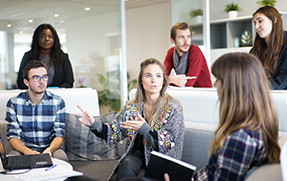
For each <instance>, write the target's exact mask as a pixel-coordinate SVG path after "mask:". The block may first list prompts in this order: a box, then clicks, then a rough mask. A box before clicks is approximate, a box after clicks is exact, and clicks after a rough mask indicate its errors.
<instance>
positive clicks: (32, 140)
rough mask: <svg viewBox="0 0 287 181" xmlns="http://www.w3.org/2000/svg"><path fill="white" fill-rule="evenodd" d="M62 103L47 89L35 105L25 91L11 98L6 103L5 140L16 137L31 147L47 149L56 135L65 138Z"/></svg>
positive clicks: (63, 106)
mask: <svg viewBox="0 0 287 181" xmlns="http://www.w3.org/2000/svg"><path fill="white" fill-rule="evenodd" d="M65 117H66V113H65V102H64V100H63V99H62V98H61V97H60V96H57V95H54V94H52V93H51V92H50V91H45V94H44V96H43V99H42V100H41V102H40V103H39V104H38V105H37V106H36V105H34V104H33V103H32V102H31V101H30V99H29V94H28V91H26V92H22V93H20V94H19V95H18V96H15V97H12V98H11V99H10V100H9V101H8V102H7V108H6V118H5V121H6V124H7V139H8V140H9V139H11V138H18V139H19V140H21V141H22V142H23V143H24V144H25V146H27V147H28V148H30V149H34V150H36V149H38V148H46V147H48V146H49V145H50V143H51V142H52V140H53V139H54V138H55V137H62V138H64V134H65Z"/></svg>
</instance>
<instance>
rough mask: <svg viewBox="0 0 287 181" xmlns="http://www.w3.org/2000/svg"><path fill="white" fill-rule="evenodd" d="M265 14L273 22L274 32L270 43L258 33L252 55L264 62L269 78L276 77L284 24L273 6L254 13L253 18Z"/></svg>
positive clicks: (264, 7)
mask: <svg viewBox="0 0 287 181" xmlns="http://www.w3.org/2000/svg"><path fill="white" fill-rule="evenodd" d="M257 13H261V14H264V15H265V16H266V17H267V18H268V19H270V20H271V22H272V30H271V34H270V38H269V43H268V45H267V43H266V42H265V39H263V38H260V36H259V35H258V33H256V36H255V40H254V46H253V49H252V54H254V55H256V56H257V57H258V58H259V60H260V61H261V62H262V65H263V67H264V70H265V73H266V75H267V77H268V78H271V77H274V76H275V75H276V68H277V60H278V57H279V55H280V52H281V49H282V45H283V36H284V29H283V22H282V18H281V16H280V14H279V12H278V11H277V9H276V8H274V7H272V6H263V7H261V8H259V9H257V10H256V11H255V13H253V17H254V16H255V15H256V14H257Z"/></svg>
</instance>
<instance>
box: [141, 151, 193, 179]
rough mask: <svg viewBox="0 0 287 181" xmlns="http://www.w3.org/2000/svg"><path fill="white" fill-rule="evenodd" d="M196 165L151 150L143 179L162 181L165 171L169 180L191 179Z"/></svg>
mask: <svg viewBox="0 0 287 181" xmlns="http://www.w3.org/2000/svg"><path fill="white" fill-rule="evenodd" d="M195 169H196V167H195V166H193V165H191V164H189V163H186V162H183V161H181V160H177V159H175V158H172V157H170V156H167V155H164V154H162V153H159V152H156V151H152V152H151V156H150V160H149V164H148V167H147V169H146V172H145V175H144V177H143V180H144V181H163V180H164V178H163V175H164V174H165V173H167V174H168V175H169V178H170V180H171V181H177V180H189V181H190V180H191V178H192V175H193V173H194V171H195Z"/></svg>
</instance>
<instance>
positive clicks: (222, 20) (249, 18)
mask: <svg viewBox="0 0 287 181" xmlns="http://www.w3.org/2000/svg"><path fill="white" fill-rule="evenodd" d="M252 19H253V18H252V16H241V17H237V18H234V19H230V18H226V19H220V20H212V21H210V24H217V23H226V22H236V21H244V20H252Z"/></svg>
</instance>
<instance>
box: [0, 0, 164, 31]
mask: <svg viewBox="0 0 287 181" xmlns="http://www.w3.org/2000/svg"><path fill="white" fill-rule="evenodd" d="M118 2H119V1H118V0H0V31H6V32H13V33H19V32H20V31H24V32H29V33H31V32H33V31H34V29H35V28H36V27H37V26H38V25H39V24H41V23H43V22H46V23H50V24H53V26H54V27H55V29H56V30H57V31H61V29H63V28H64V27H63V24H64V22H65V21H66V20H71V19H76V18H83V17H86V16H95V15H99V14H104V13H109V12H115V11H118ZM162 2H168V0H129V1H126V3H125V6H126V9H131V8H137V7H141V6H148V5H152V4H157V3H162ZM87 6H88V7H91V10H90V11H85V10H84V9H85V7H87ZM55 13H58V14H59V15H60V16H59V17H58V18H54V17H53V15H54V14H55ZM29 19H33V20H34V21H33V23H28V20H29ZM9 23H10V24H11V25H12V26H11V27H10V28H8V27H7V24H9Z"/></svg>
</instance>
